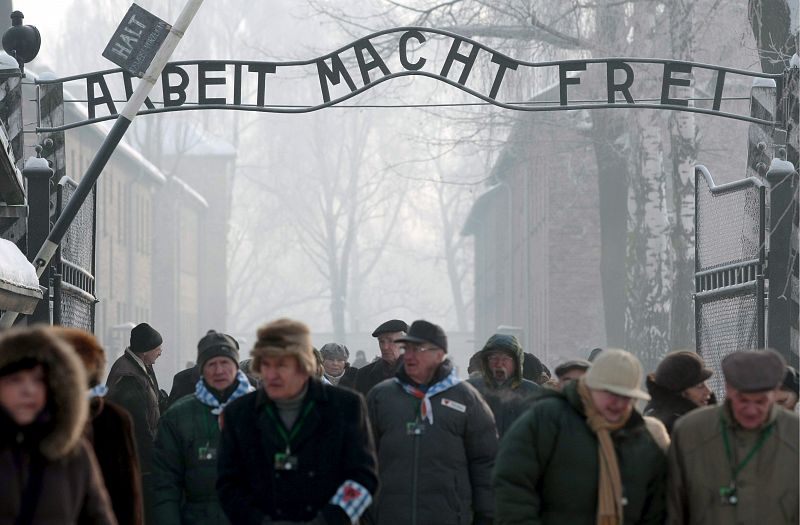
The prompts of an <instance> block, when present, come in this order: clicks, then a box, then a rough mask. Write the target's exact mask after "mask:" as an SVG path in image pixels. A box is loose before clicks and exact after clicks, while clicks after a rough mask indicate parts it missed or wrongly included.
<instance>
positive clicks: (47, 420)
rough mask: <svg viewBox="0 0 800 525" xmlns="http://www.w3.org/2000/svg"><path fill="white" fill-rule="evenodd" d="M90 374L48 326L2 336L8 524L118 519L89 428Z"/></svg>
mask: <svg viewBox="0 0 800 525" xmlns="http://www.w3.org/2000/svg"><path fill="white" fill-rule="evenodd" d="M88 408H89V405H88V403H87V402H86V374H85V373H84V371H83V366H82V365H81V363H80V361H79V360H78V357H77V356H76V355H75V352H74V351H73V349H72V348H71V347H69V346H68V345H67V344H66V343H65V342H63V341H60V340H58V339H56V338H55V337H54V336H53V335H51V334H49V333H48V332H47V330H46V329H44V328H28V329H13V330H8V331H6V332H4V333H3V334H2V335H0V487H2V488H1V489H0V494H2V497H0V523H14V524H17V525H18V524H33V523H58V524H60V525H61V524H63V525H67V524H77V523H81V524H114V525H116V523H117V521H116V519H115V518H114V513H113V511H112V510H111V503H110V501H109V497H108V493H107V492H106V489H105V487H104V485H103V477H102V474H100V469H99V468H98V466H97V460H96V459H95V456H94V453H93V452H92V448H91V445H89V444H88V443H87V442H86V440H85V439H83V437H82V434H83V431H84V427H85V425H86V415H87V411H88Z"/></svg>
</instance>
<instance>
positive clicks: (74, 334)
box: [50, 326, 106, 387]
mask: <svg viewBox="0 0 800 525" xmlns="http://www.w3.org/2000/svg"><path fill="white" fill-rule="evenodd" d="M50 330H51V331H52V333H53V335H55V336H56V337H58V338H59V339H61V340H63V341H66V342H67V343H68V344H70V345H72V348H74V349H75V352H76V353H77V354H78V357H80V358H81V361H83V367H84V369H85V370H86V379H87V380H88V381H89V383H88V384H89V387H94V386H97V385H99V384H100V382H101V380H102V377H103V375H104V374H105V373H106V352H105V350H103V347H102V346H100V342H99V341H98V340H97V338H96V337H95V336H94V335H92V334H90V333H89V332H87V331H86V330H81V329H80V328H72V327H69V326H52V327H50Z"/></svg>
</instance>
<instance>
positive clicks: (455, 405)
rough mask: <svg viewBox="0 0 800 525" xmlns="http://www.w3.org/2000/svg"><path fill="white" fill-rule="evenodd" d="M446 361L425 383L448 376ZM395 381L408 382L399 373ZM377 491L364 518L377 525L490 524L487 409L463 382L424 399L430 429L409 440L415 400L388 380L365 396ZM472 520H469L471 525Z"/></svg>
mask: <svg viewBox="0 0 800 525" xmlns="http://www.w3.org/2000/svg"><path fill="white" fill-rule="evenodd" d="M451 370H452V365H451V364H450V362H449V361H445V362H444V363H443V365H442V366H441V367H440V368H439V370H438V371H437V374H436V376H435V378H434V380H433V381H432V384H433V383H436V382H438V381H440V380H441V379H444V378H445V377H447V375H449V373H450V371H451ZM398 377H400V378H403V379H404V381H406V382H410V379H408V378H407V376H405V372H404V371H403V370H402V369H401V370H400V371H399V372H398ZM367 404H368V406H369V414H370V422H371V423H372V428H373V434H374V436H375V444H376V448H377V450H378V466H379V472H380V481H381V490H380V493H379V495H378V498H377V502H376V503H374V504H373V506H374V508H373V509H372V511H371V516H372V517H373V519H374V520H375V521H376V522H377V523H378V524H379V525H394V524H398V525H401V524H402V525H456V524H458V525H467V524H471V523H482V522H490V521H488V520H490V519H491V516H492V507H493V497H492V491H491V486H490V473H491V470H492V466H493V464H494V456H495V454H496V453H497V431H496V429H495V426H494V419H493V417H492V413H491V410H490V409H489V406H488V405H487V404H486V402H485V401H484V400H483V398H482V397H481V396H480V394H479V393H478V391H477V390H475V388H473V387H472V385H470V384H468V383H466V382H460V383H458V384H457V385H455V386H453V387H451V388H449V389H447V390H445V391H444V392H441V393H439V394H436V395H434V396H433V397H432V398H431V406H432V409H433V424H432V425H431V424H429V423H428V422H422V423H421V424H422V425H423V431H422V433H420V434H411V433H409V430H408V426H407V425H408V424H409V423H415V422H416V423H418V424H419V423H420V422H419V421H418V417H419V412H420V401H419V400H418V399H417V398H415V397H413V396H412V395H410V394H408V393H407V392H406V391H405V390H404V389H403V387H402V386H401V385H400V384H399V383H397V382H396V381H395V380H394V379H389V380H386V381H384V382H382V383H380V384H379V385H377V386H376V387H374V388H373V389H372V390H371V391H370V393H369V396H368V399H367ZM473 519H474V521H473Z"/></svg>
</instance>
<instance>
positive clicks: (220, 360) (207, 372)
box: [203, 356, 239, 390]
mask: <svg viewBox="0 0 800 525" xmlns="http://www.w3.org/2000/svg"><path fill="white" fill-rule="evenodd" d="M238 369H239V367H238V366H237V365H236V363H234V362H233V360H232V359H230V358H228V357H221V356H220V357H213V358H211V359H209V360H208V361H206V364H204V365H203V379H205V380H206V383H207V384H208V385H209V386H210V387H211V388H214V389H216V390H225V389H226V388H228V387H229V386H231V385H232V384H233V382H234V381H236V372H237V371H238Z"/></svg>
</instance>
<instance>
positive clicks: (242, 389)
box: [194, 370, 255, 415]
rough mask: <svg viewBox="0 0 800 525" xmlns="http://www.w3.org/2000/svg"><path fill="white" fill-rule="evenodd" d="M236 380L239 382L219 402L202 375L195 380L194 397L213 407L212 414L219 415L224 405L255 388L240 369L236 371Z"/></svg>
mask: <svg viewBox="0 0 800 525" xmlns="http://www.w3.org/2000/svg"><path fill="white" fill-rule="evenodd" d="M236 381H237V382H238V383H239V385H238V386H237V387H236V390H234V391H233V393H232V394H231V396H230V397H229V398H228V399H227V401H225V402H224V403H220V402H219V399H217V398H216V397H214V394H212V393H211V392H210V391H209V390H208V387H207V386H206V383H205V381H203V378H202V377H201V378H200V379H198V380H197V384H196V385H195V386H194V397H196V398H197V399H198V400H199V401H200V402H201V403H203V404H204V405H206V406H210V407H213V408H214V409H213V410H212V411H211V413H212V414H215V415H219V414H220V412H222V410H223V409H224V408H225V405H227V404H228V403H230V402H231V401H233V400H234V399H236V398H239V397H242V396H243V395H245V394H249V393H250V392H253V391H254V390H255V388H253V385H251V384H250V381H248V380H247V376H246V375H244V372H242V371H241V370H238V371H237V372H236Z"/></svg>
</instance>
